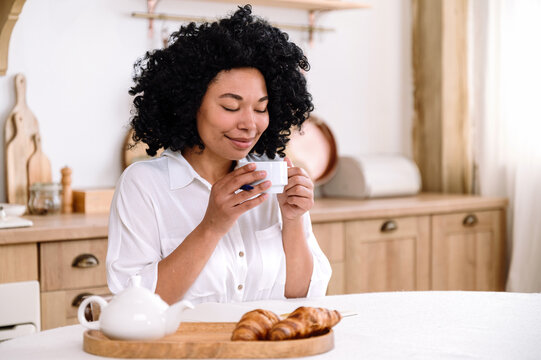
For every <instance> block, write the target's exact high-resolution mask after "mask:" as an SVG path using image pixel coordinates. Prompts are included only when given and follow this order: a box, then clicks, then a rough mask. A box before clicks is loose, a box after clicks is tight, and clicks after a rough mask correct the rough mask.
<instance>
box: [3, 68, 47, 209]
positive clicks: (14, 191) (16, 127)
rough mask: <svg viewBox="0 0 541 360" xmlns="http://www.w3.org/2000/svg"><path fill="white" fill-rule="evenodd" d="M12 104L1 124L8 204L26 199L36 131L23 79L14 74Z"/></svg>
mask: <svg viewBox="0 0 541 360" xmlns="http://www.w3.org/2000/svg"><path fill="white" fill-rule="evenodd" d="M15 95H16V101H15V106H14V107H13V109H12V110H11V112H10V114H9V115H8V117H7V119H6V122H5V125H4V144H5V162H4V164H5V173H6V175H5V176H6V196H7V202H8V203H10V204H14V203H16V204H25V205H26V202H27V199H28V173H27V162H28V159H29V158H30V156H31V155H32V153H33V152H34V149H35V146H34V142H33V136H34V135H36V134H39V126H38V121H37V119H36V117H35V116H34V114H33V113H32V111H30V109H29V108H28V105H27V103H26V78H25V76H24V75H23V74H17V75H15Z"/></svg>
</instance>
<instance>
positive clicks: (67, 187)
mask: <svg viewBox="0 0 541 360" xmlns="http://www.w3.org/2000/svg"><path fill="white" fill-rule="evenodd" d="M60 172H61V173H62V180H61V181H62V212H63V213H65V214H69V213H71V212H73V192H72V190H71V169H70V168H69V167H67V166H65V167H63V168H62V169H61V170H60Z"/></svg>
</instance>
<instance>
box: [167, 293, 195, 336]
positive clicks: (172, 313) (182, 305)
mask: <svg viewBox="0 0 541 360" xmlns="http://www.w3.org/2000/svg"><path fill="white" fill-rule="evenodd" d="M193 308H194V306H193V305H192V303H191V302H189V301H187V300H183V301H179V302H177V303H175V304H173V305H171V306H169V308H168V309H167V310H166V311H165V314H164V316H165V333H166V334H172V333H174V332H175V331H177V329H178V326H179V325H180V320H181V319H182V312H183V311H184V310H186V309H193Z"/></svg>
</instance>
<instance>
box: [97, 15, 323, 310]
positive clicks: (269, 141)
mask: <svg viewBox="0 0 541 360" xmlns="http://www.w3.org/2000/svg"><path fill="white" fill-rule="evenodd" d="M308 68H309V65H308V62H307V60H306V58H305V56H304V55H303V53H302V51H301V49H300V48H299V47H297V46H296V45H295V44H293V43H292V42H289V41H288V37H287V34H285V33H283V32H281V31H280V30H279V29H276V28H274V27H272V26H270V25H269V24H268V23H267V22H265V21H264V20H261V19H259V18H257V17H253V16H252V15H251V7H250V6H249V5H247V6H245V7H243V8H239V10H237V11H236V12H235V13H234V14H233V15H232V16H231V17H230V18H226V19H222V20H220V21H219V22H215V23H211V24H208V23H207V24H203V25H200V26H199V27H197V26H196V25H195V24H194V23H191V24H189V25H188V26H186V27H184V26H183V27H181V28H180V30H179V31H178V32H176V33H174V34H173V35H172V36H171V39H170V44H169V46H168V47H166V48H165V49H162V50H156V51H154V52H149V53H147V54H146V56H145V57H144V58H143V59H141V60H139V61H138V62H137V63H136V65H135V69H136V73H135V76H134V81H135V86H134V87H132V89H131V90H130V94H132V95H135V98H134V107H135V113H134V116H133V118H132V121H131V125H132V127H133V129H134V131H135V135H134V140H136V141H139V140H142V141H144V142H145V143H146V144H147V145H148V147H149V148H148V150H147V152H148V154H149V155H155V154H156V151H157V150H158V149H159V148H161V147H163V148H164V149H165V151H164V152H163V155H162V156H161V157H159V158H156V159H152V160H149V161H140V162H136V163H134V164H132V165H131V166H130V167H128V168H127V169H126V170H125V171H124V173H123V174H122V176H121V177H120V179H119V181H118V184H117V187H116V193H115V196H114V199H113V203H112V206H111V215H110V222H109V247H108V253H107V278H108V283H109V287H110V289H111V291H112V292H113V293H116V292H118V291H120V290H122V289H123V288H125V287H126V286H127V285H128V280H129V277H130V276H131V275H135V274H137V275H140V276H141V278H142V284H143V286H145V287H147V288H149V289H152V290H154V291H155V292H156V293H157V294H159V295H160V296H161V297H162V298H163V299H164V300H165V301H167V302H169V303H173V302H176V301H178V300H180V299H187V300H191V301H192V302H194V303H200V302H208V301H215V302H233V301H250V300H258V299H269V298H275V299H280V298H284V297H305V296H323V295H324V294H325V291H326V287H327V284H328V281H329V278H330V275H331V269H330V265H329V262H328V260H327V259H326V257H325V255H324V254H323V253H322V251H321V249H320V248H319V246H318V244H317V241H316V239H315V237H314V235H313V233H312V229H311V224H310V218H309V214H308V210H309V209H310V208H311V207H312V205H313V188H314V186H313V184H312V182H311V180H310V178H309V177H308V176H307V174H306V172H305V171H304V170H302V169H301V168H298V167H294V166H293V165H292V164H291V162H290V161H289V160H287V159H286V161H288V164H289V169H288V184H287V185H286V187H285V188H284V192H283V193H282V194H278V195H269V194H267V193H264V191H265V190H266V189H268V188H269V187H270V185H271V184H270V182H269V181H265V182H262V183H261V184H259V185H256V186H254V187H253V188H252V189H251V190H249V188H247V190H245V191H239V188H240V187H242V186H243V185H245V184H249V183H253V182H254V181H256V180H261V179H263V178H264V177H265V173H264V172H260V171H254V169H255V166H254V164H248V165H245V166H243V167H239V168H237V169H235V166H236V164H237V161H238V160H241V159H244V158H247V160H250V161H254V160H258V159H266V160H268V159H274V158H275V157H276V156H283V155H284V154H283V151H284V149H285V144H286V142H287V141H288V136H289V135H290V128H291V127H292V126H300V125H301V124H302V123H303V121H304V120H305V119H306V118H307V117H308V115H309V113H310V111H312V109H313V105H312V102H311V96H310V94H309V93H308V91H307V89H306V81H305V79H304V77H303V75H302V74H301V72H300V69H303V70H308Z"/></svg>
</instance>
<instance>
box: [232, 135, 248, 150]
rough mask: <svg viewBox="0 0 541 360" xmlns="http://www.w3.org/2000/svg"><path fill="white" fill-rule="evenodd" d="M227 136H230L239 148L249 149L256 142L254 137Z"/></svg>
mask: <svg viewBox="0 0 541 360" xmlns="http://www.w3.org/2000/svg"><path fill="white" fill-rule="evenodd" d="M226 138H228V139H229V141H231V142H232V143H233V145H234V146H235V147H236V148H239V149H248V148H250V147H251V146H252V144H253V143H254V139H253V138H250V139H249V138H230V137H229V136H226Z"/></svg>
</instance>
